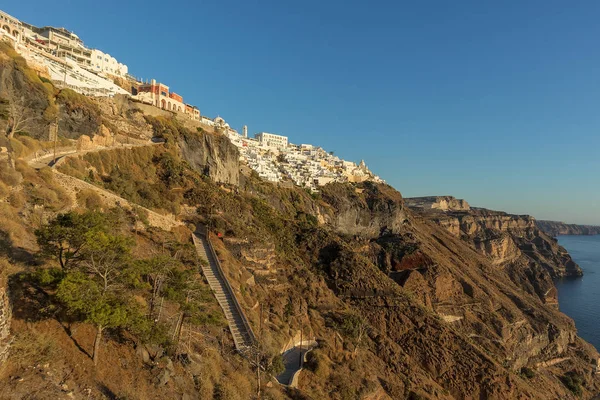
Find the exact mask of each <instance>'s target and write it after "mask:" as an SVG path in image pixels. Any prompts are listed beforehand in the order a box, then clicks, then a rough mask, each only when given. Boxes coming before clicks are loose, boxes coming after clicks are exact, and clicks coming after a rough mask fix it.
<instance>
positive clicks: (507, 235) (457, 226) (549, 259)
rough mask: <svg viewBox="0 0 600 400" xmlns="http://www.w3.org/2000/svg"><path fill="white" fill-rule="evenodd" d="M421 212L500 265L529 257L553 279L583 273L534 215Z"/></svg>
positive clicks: (482, 211) (474, 211)
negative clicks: (543, 229) (537, 222)
mask: <svg viewBox="0 0 600 400" xmlns="http://www.w3.org/2000/svg"><path fill="white" fill-rule="evenodd" d="M422 215H424V216H426V217H427V218H428V219H430V220H431V221H433V222H435V223H436V224H438V225H440V226H442V227H444V228H445V229H446V230H448V231H449V232H450V233H452V234H453V235H455V236H457V237H460V238H462V239H464V240H466V241H468V242H469V243H471V244H472V245H473V247H475V248H476V249H477V250H478V251H479V252H481V253H482V254H485V255H487V256H489V257H491V258H492V259H493V260H494V262H495V263H497V264H506V263H508V262H516V261H517V260H519V258H520V257H521V256H526V257H527V258H528V260H526V261H527V262H533V263H536V264H538V265H540V266H542V267H543V268H544V269H546V270H547V271H548V273H549V274H550V276H551V278H558V277H565V276H581V275H582V271H581V268H579V266H578V265H577V264H576V263H575V262H574V261H573V260H572V259H571V256H569V254H568V253H567V251H566V250H565V249H564V248H563V247H561V246H560V245H558V243H557V241H556V240H555V239H553V238H552V237H550V236H548V235H547V234H546V233H545V232H543V231H541V230H540V229H539V228H538V227H537V224H536V220H535V218H533V217H531V216H529V215H512V214H507V213H504V212H501V211H492V210H486V209H483V208H472V209H471V210H470V211H468V212H465V211H463V212H455V211H446V212H439V211H437V210H431V211H428V212H423V213H422ZM522 261H524V260H521V262H522Z"/></svg>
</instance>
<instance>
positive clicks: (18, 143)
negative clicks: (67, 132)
mask: <svg viewBox="0 0 600 400" xmlns="http://www.w3.org/2000/svg"><path fill="white" fill-rule="evenodd" d="M73 144H74V142H73V141H72V140H69V139H65V138H60V139H59V140H58V142H57V143H56V146H57V147H65V146H72V145H73ZM10 145H11V147H12V151H13V154H14V155H15V156H16V157H17V158H23V157H27V156H30V155H32V154H34V153H35V152H36V151H37V152H42V151H44V150H45V151H51V150H52V149H53V148H54V142H46V141H40V140H37V139H34V138H32V137H29V136H16V137H14V138H12V139H11V140H10Z"/></svg>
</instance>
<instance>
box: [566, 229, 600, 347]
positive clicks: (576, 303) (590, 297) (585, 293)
mask: <svg viewBox="0 0 600 400" xmlns="http://www.w3.org/2000/svg"><path fill="white" fill-rule="evenodd" d="M557 239H558V243H559V244H560V245H561V246H563V247H564V248H565V249H567V251H568V252H569V254H571V257H573V260H574V261H575V262H576V263H577V264H579V266H580V267H581V268H582V269H583V277H581V278H564V279H560V280H558V281H557V282H556V287H557V288H558V303H559V307H560V311H562V312H563V313H565V314H567V315H568V316H569V317H571V318H573V320H574V321H575V326H576V327H577V332H578V334H579V336H580V337H582V338H583V339H585V340H586V341H588V342H589V343H591V344H593V345H594V347H596V349H598V350H600V235H594V236H574V235H568V236H558V237H557Z"/></svg>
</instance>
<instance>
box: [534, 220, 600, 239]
mask: <svg viewBox="0 0 600 400" xmlns="http://www.w3.org/2000/svg"><path fill="white" fill-rule="evenodd" d="M535 223H536V225H537V227H538V228H540V229H541V230H542V231H544V232H546V233H547V234H548V235H550V236H558V235H600V226H596V225H576V224H565V223H564V222H559V221H543V220H537V221H535Z"/></svg>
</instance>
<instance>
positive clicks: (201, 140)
mask: <svg viewBox="0 0 600 400" xmlns="http://www.w3.org/2000/svg"><path fill="white" fill-rule="evenodd" d="M179 148H180V150H181V155H182V156H183V157H184V158H185V160H186V161H187V162H188V163H189V164H190V166H191V167H192V168H193V169H195V170H197V171H199V172H201V173H202V174H204V175H206V176H208V177H210V178H211V179H213V180H214V181H216V182H220V183H227V184H231V185H236V186H237V185H238V184H239V181H240V172H239V169H240V161H239V159H240V153H239V151H238V149H237V147H235V146H234V145H233V144H232V143H231V142H230V141H229V139H227V137H225V136H223V135H218V134H211V133H207V132H204V131H199V132H191V131H187V132H185V133H184V134H182V135H181V136H180V138H179Z"/></svg>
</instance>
